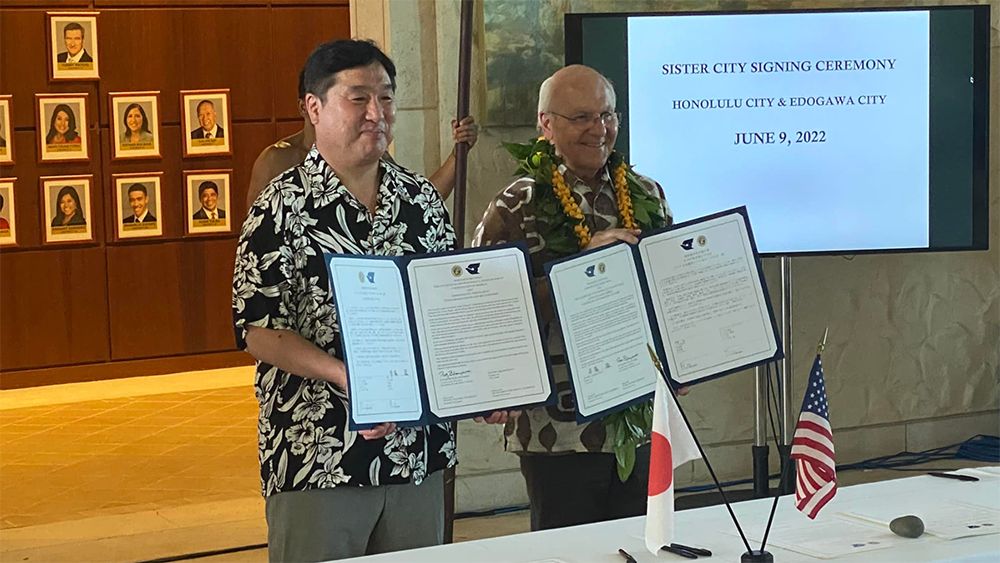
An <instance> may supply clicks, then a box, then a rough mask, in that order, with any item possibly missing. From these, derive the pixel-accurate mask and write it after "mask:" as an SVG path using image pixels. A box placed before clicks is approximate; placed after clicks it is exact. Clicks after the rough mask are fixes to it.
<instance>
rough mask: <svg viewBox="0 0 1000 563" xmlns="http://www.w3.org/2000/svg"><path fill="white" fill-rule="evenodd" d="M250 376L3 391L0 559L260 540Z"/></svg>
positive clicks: (508, 525)
mask: <svg viewBox="0 0 1000 563" xmlns="http://www.w3.org/2000/svg"><path fill="white" fill-rule="evenodd" d="M252 377H253V375H252V370H250V369H247V368H236V369H232V370H213V371H209V372H199V373H190V374H178V375H171V376H162V377H149V378H138V379H134V380H116V381H105V382H96V383H84V384H74V385H64V386H55V387H47V388H36V389H25V390H16V391H3V392H0V561H46V562H48V561H143V560H151V559H155V558H161V557H170V556H176V555H181V554H188V553H195V552H203V551H214V550H221V549H230V548H238V547H240V546H253V545H259V544H262V543H264V542H266V541H267V540H266V527H265V524H264V520H263V501H262V500H261V498H260V492H259V479H258V477H257V475H258V473H257V471H258V468H257V436H256V427H257V425H256V418H257V404H256V400H255V399H254V396H253V389H252V385H251V381H252ZM527 529H528V524H527V514H525V513H518V514H513V515H507V516H502V517H496V518H477V519H471V520H462V521H459V522H457V523H456V528H455V538H456V541H462V540H467V539H475V538H482V537H491V536H495V535H504V534H509V533H517V532H522V531H527ZM199 560H201V561H265V560H266V552H265V550H262V549H257V550H252V551H239V552H236V553H231V554H228V555H220V556H215V557H210V558H203V559H199Z"/></svg>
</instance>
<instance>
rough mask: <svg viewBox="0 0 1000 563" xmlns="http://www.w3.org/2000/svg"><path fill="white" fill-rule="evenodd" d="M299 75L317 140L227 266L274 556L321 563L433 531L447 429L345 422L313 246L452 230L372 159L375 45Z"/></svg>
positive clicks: (417, 179)
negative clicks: (251, 392)
mask: <svg viewBox="0 0 1000 563" xmlns="http://www.w3.org/2000/svg"><path fill="white" fill-rule="evenodd" d="M303 72H304V80H305V88H306V92H307V93H306V96H305V105H306V110H307V112H308V117H309V120H310V121H311V122H312V124H313V125H314V126H315V129H316V144H315V145H314V146H313V147H312V149H311V150H310V151H309V153H308V154H307V155H306V157H305V160H304V161H303V162H302V163H301V164H299V165H297V166H295V167H294V168H291V169H289V170H288V171H286V172H285V173H283V174H281V175H280V176H278V177H276V178H275V179H274V180H272V181H271V182H270V184H268V185H267V187H266V188H264V191H263V192H262V193H261V196H260V197H258V198H257V200H256V203H255V204H254V205H253V207H252V208H251V209H250V212H249V216H248V217H247V220H246V222H245V223H244V224H243V231H242V233H241V235H240V241H239V246H238V248H237V257H236V267H235V271H234V273H233V318H234V324H235V329H236V338H237V341H238V343H239V345H240V346H241V347H244V348H246V350H247V351H248V352H250V353H251V354H252V355H253V356H254V357H255V358H257V375H256V383H255V391H256V396H257V400H258V402H259V403H260V417H259V419H258V433H259V438H258V446H259V450H260V451H259V457H260V470H261V481H262V487H263V494H264V496H265V498H266V516H267V523H268V550H269V556H270V559H271V560H272V561H286V560H288V561H317V560H327V559H338V558H344V557H353V556H360V555H364V554H367V553H378V552H384V551H393V550H398V549H409V548H414V547H421V546H426V545H433V544H437V543H440V542H441V541H442V534H443V525H444V519H443V496H442V490H443V484H442V483H443V481H442V474H443V471H442V470H443V469H444V468H446V467H450V466H453V465H455V463H456V458H455V435H454V430H453V427H452V425H450V424H438V425H434V426H429V427H423V428H396V427H395V425H394V424H392V423H391V422H386V423H384V424H380V425H378V426H377V427H375V428H373V429H370V430H363V431H360V432H351V431H349V430H348V429H347V408H348V406H347V396H346V394H345V392H344V389H345V388H346V386H347V379H346V372H345V369H344V364H343V362H341V360H340V358H342V357H343V354H342V350H341V348H340V340H339V337H338V331H339V326H338V324H337V314H336V310H335V309H334V308H333V305H332V300H331V289H330V284H329V280H328V277H327V270H326V267H325V265H324V263H323V253H324V252H333V253H342V254H381V255H401V254H417V253H424V252H437V251H445V250H450V249H452V248H453V247H454V245H455V233H454V230H453V229H452V226H451V224H450V222H449V219H448V214H447V212H446V210H445V207H444V203H443V202H442V200H441V196H440V195H439V194H438V192H437V190H435V189H434V186H433V185H431V183H430V182H428V181H427V179H425V178H423V177H421V176H418V175H416V174H414V173H412V172H410V171H409V170H406V169H405V168H402V167H400V166H399V165H397V164H395V163H390V162H386V161H385V160H380V157H381V156H382V155H383V153H384V152H385V150H386V148H387V147H388V145H389V143H390V142H391V141H392V126H393V122H394V121H395V111H396V106H395V89H396V84H395V75H396V70H395V66H394V65H393V63H392V61H390V60H389V59H388V57H386V56H385V54H384V53H382V52H381V51H380V50H379V49H378V48H377V47H375V46H374V44H372V43H370V42H366V41H335V42H331V43H326V44H323V45H320V46H319V47H318V48H317V49H316V50H315V51H314V52H313V53H312V55H310V57H309V59H308V61H307V62H306V65H305V69H304V71H303ZM497 421H498V422H499V420H497Z"/></svg>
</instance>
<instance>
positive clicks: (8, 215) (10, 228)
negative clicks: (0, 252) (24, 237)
mask: <svg viewBox="0 0 1000 563" xmlns="http://www.w3.org/2000/svg"><path fill="white" fill-rule="evenodd" d="M16 180H17V178H0V246H14V245H16V244H17V225H16V221H15V220H14V182H15V181H16Z"/></svg>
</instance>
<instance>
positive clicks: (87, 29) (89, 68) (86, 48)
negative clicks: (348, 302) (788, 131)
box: [46, 12, 100, 80]
mask: <svg viewBox="0 0 1000 563" xmlns="http://www.w3.org/2000/svg"><path fill="white" fill-rule="evenodd" d="M99 13H100V12H48V13H47V14H46V15H47V16H48V23H49V25H48V28H49V41H48V46H49V70H50V72H49V77H50V79H51V80H97V79H98V78H100V73H99V72H98V68H97V61H98V53H97V15H98V14H99Z"/></svg>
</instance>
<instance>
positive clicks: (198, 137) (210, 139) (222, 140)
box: [181, 88, 233, 157]
mask: <svg viewBox="0 0 1000 563" xmlns="http://www.w3.org/2000/svg"><path fill="white" fill-rule="evenodd" d="M181 113H182V115H183V119H182V120H181V134H182V135H183V137H184V156H185V157H189V156H217V155H227V154H233V149H232V146H231V143H230V141H231V138H230V137H231V134H232V129H233V128H232V119H231V117H230V111H229V89H228V88H227V89H223V90H181Z"/></svg>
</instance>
